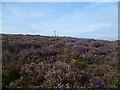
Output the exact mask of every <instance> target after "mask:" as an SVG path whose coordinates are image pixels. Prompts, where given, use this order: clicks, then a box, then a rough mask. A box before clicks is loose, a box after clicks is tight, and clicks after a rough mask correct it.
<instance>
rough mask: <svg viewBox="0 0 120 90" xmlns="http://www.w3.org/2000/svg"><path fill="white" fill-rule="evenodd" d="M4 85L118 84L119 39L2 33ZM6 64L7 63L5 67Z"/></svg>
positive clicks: (79, 86) (62, 85) (55, 86)
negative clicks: (107, 39)
mask: <svg viewBox="0 0 120 90" xmlns="http://www.w3.org/2000/svg"><path fill="white" fill-rule="evenodd" d="M2 36H3V38H2V44H3V45H2V50H3V52H2V65H3V87H6V86H7V88H118V87H119V80H117V77H118V73H117V71H118V67H117V66H118V60H117V59H116V58H117V56H119V51H120V49H119V46H118V45H119V42H117V41H105V40H94V39H79V38H71V37H50V36H39V35H10V34H8V35H6V34H3V35H2ZM6 66H7V67H6Z"/></svg>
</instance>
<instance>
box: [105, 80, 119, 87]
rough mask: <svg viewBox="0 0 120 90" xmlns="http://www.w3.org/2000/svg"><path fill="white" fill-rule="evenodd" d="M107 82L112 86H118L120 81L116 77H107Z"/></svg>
mask: <svg viewBox="0 0 120 90" xmlns="http://www.w3.org/2000/svg"><path fill="white" fill-rule="evenodd" d="M107 82H108V83H109V84H111V85H112V86H113V88H118V87H119V86H120V82H119V80H118V79H117V78H109V79H107Z"/></svg>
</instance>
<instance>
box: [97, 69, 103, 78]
mask: <svg viewBox="0 0 120 90" xmlns="http://www.w3.org/2000/svg"><path fill="white" fill-rule="evenodd" d="M103 75H104V72H103V71H102V70H98V71H96V76H100V77H101V76H103Z"/></svg>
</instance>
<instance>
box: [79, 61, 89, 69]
mask: <svg viewBox="0 0 120 90" xmlns="http://www.w3.org/2000/svg"><path fill="white" fill-rule="evenodd" d="M77 66H78V68H80V69H84V68H85V67H87V66H88V64H87V63H86V62H84V61H80V62H77Z"/></svg>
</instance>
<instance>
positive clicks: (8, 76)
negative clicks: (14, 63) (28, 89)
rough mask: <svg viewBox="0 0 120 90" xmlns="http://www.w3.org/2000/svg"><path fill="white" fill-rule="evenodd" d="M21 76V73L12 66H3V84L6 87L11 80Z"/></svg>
mask: <svg viewBox="0 0 120 90" xmlns="http://www.w3.org/2000/svg"><path fill="white" fill-rule="evenodd" d="M18 78H19V73H18V71H17V70H13V69H10V68H8V67H7V68H6V67H5V68H3V70H2V84H3V87H6V86H8V85H9V84H10V82H12V81H14V80H16V79H18Z"/></svg>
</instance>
